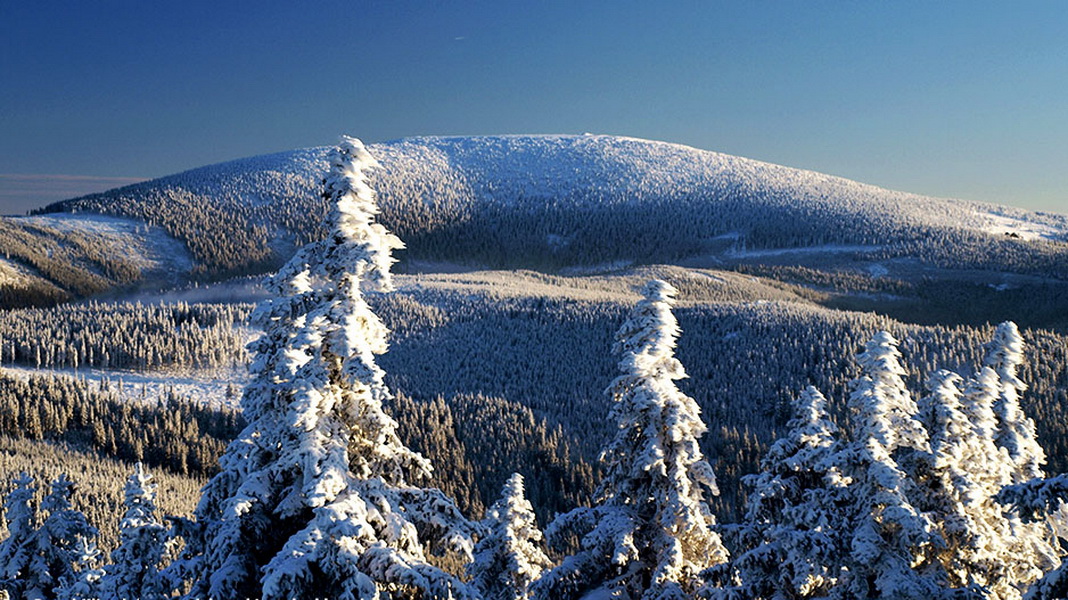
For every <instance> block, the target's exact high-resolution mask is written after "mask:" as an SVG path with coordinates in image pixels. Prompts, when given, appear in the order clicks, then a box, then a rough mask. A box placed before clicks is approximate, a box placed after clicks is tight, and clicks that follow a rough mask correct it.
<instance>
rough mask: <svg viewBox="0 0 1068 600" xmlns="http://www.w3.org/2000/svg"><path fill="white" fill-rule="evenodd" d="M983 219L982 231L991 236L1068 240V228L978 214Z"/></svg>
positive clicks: (987, 213) (1026, 239)
mask: <svg viewBox="0 0 1068 600" xmlns="http://www.w3.org/2000/svg"><path fill="white" fill-rule="evenodd" d="M976 215H978V216H979V218H980V219H982V222H983V227H982V231H984V232H986V233H989V234H991V235H1008V236H1016V237H1019V238H1020V239H1022V240H1025V241H1035V240H1045V241H1064V240H1068V226H1066V227H1057V226H1054V225H1049V224H1046V223H1038V222H1035V221H1028V220H1024V219H1021V218H1018V217H1012V216H1008V215H1004V214H999V213H996V212H978V211H977V212H976Z"/></svg>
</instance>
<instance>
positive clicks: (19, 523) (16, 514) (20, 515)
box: [0, 473, 38, 598]
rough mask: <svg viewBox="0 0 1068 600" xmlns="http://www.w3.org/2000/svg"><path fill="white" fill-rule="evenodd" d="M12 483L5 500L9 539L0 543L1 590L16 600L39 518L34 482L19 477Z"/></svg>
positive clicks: (22, 581) (35, 535) (30, 555)
mask: <svg viewBox="0 0 1068 600" xmlns="http://www.w3.org/2000/svg"><path fill="white" fill-rule="evenodd" d="M14 483H15V488H14V489H12V490H11V491H10V492H8V494H7V497H5V498H4V519H5V520H6V521H7V532H8V536H7V539H5V540H4V541H3V542H2V543H0V588H3V589H4V590H7V592H8V594H9V595H10V596H11V597H12V598H18V597H20V594H21V591H22V589H23V584H24V583H25V578H26V577H27V576H28V575H29V569H30V563H31V561H32V560H33V557H34V555H35V554H36V548H35V547H34V546H35V544H36V539H37V520H38V516H37V510H36V508H35V507H34V505H33V497H34V494H36V493H37V488H36V486H34V485H33V478H32V477H30V476H29V475H27V474H26V473H20V474H19V476H18V477H17V478H16V479H15V480H14Z"/></svg>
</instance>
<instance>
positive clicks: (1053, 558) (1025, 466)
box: [984, 321, 1063, 586]
mask: <svg viewBox="0 0 1068 600" xmlns="http://www.w3.org/2000/svg"><path fill="white" fill-rule="evenodd" d="M1023 351H1024V342H1023V337H1022V336H1021V335H1020V330H1019V329H1018V328H1017V327H1016V324H1015V323H1013V322H1012V321H1006V322H1004V323H1001V324H1000V325H998V326H997V328H996V329H995V331H994V338H993V339H992V340H991V341H990V343H988V344H987V355H986V357H985V359H984V364H985V366H986V367H987V368H989V369H991V370H993V371H994V372H995V373H997V397H996V398H995V399H994V402H993V408H994V413H995V415H996V416H997V437H996V439H995V442H996V444H997V445H998V446H999V447H1000V448H1001V449H1002V451H1003V452H1004V453H1007V454H1008V457H1009V461H1008V465H1007V466H1005V467H1003V468H1002V469H999V470H998V473H999V475H1001V474H1002V473H1003V472H1004V471H1007V472H1008V476H1007V478H1004V479H1002V480H1001V481H1000V482H999V483H1000V485H1001V486H1004V485H1008V484H1020V483H1025V482H1027V481H1032V480H1035V479H1041V478H1043V477H1045V473H1044V472H1043V469H1042V467H1043V465H1044V464H1045V462H1046V453H1045V451H1044V450H1043V449H1042V446H1041V445H1039V443H1038V440H1037V436H1036V434H1035V422H1034V421H1033V420H1032V419H1031V418H1030V417H1028V416H1027V415H1026V414H1025V413H1024V412H1023V410H1022V409H1021V407H1020V395H1021V394H1022V393H1023V392H1024V391H1025V390H1026V389H1027V385H1026V384H1025V383H1024V382H1023V381H1021V380H1020V378H1019V377H1018V375H1017V370H1018V369H1019V367H1020V365H1021V364H1023ZM1003 477H1004V476H1003ZM999 487H1000V486H999ZM997 491H999V490H995V493H996V492H997ZM1008 519H1009V520H1010V524H1009V529H1010V530H1011V532H1012V535H1011V536H1010V537H1009V540H1010V545H1011V550H1010V552H1011V554H1012V555H1013V556H1014V557H1015V559H1014V561H1013V563H1011V564H1013V565H1015V568H1016V571H1017V573H1016V575H1017V576H1016V577H1015V578H1014V581H1015V582H1016V583H1017V585H1020V586H1023V585H1027V584H1028V583H1030V582H1031V581H1034V580H1035V578H1036V577H1037V576H1038V574H1039V573H1044V572H1047V571H1050V570H1052V569H1054V568H1056V566H1057V565H1058V564H1060V557H1061V556H1062V554H1063V553H1062V552H1061V550H1060V542H1059V541H1058V539H1057V535H1056V533H1055V530H1054V527H1053V526H1052V524H1051V523H1050V522H1048V521H1047V520H1036V521H1033V522H1025V523H1019V521H1018V517H1017V516H1015V515H1010V516H1009V517H1008Z"/></svg>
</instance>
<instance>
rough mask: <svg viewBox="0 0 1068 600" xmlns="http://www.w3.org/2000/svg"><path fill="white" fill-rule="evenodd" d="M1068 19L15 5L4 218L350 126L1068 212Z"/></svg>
mask: <svg viewBox="0 0 1068 600" xmlns="http://www.w3.org/2000/svg"><path fill="white" fill-rule="evenodd" d="M1066 27H1068V2H1053V1H1050V2H1031V1H1026V0H1025V1H1021V2H997V3H994V2H984V1H981V0H968V1H959V2H958V1H941V0H940V1H938V2H930V1H923V2H910V1H896V2H863V1H854V2H845V1H843V2H821V1H816V0H804V1H802V0H796V1H795V0H776V1H763V0H751V1H750V0H746V1H738V2H712V1H708V2H696V1H689V2H682V1H679V2H671V1H662V2H648V1H646V2H629V1H626V0H616V1H605V2H581V1H578V0H571V1H569V2H552V1H534V0H523V1H509V0H495V1H486V2H478V1H472V0H454V1H425V2H406V1H403V0H387V1H374V2H370V1H353V0H350V1H347V2H307V3H297V2H291V1H290V2H273V1H269V0H264V1H260V2H237V1H235V2H210V3H209V2H198V1H183V2H167V3H164V2H152V1H145V0H142V1H127V2H113V1H109V0H94V1H93V2H81V1H56V2H29V1H23V0H0V212H3V213H11V212H20V211H22V210H24V207H23V206H22V204H25V203H26V202H29V203H31V204H40V203H42V202H43V201H44V200H42V198H44V197H45V196H42V195H40V194H41V193H45V195H47V192H48V189H47V188H48V186H49V183H50V182H52V181H56V182H57V183H58V184H62V185H59V186H58V187H57V191H56V192H55V195H58V196H59V197H65V196H66V195H70V193H71V187H72V181H74V180H75V179H77V178H78V177H80V178H82V179H83V180H84V181H85V182H86V185H87V186H90V187H92V186H94V185H95V186H96V187H99V186H100V185H104V183H103V182H104V181H105V179H103V178H148V177H157V176H161V175H166V174H170V173H174V172H177V171H181V170H184V169H187V168H192V167H197V166H201V165H205V164H210V163H214V162H219V161H223V160H228V159H232V158H239V157H242V156H249V155H254V154H262V153H266V152H273V151H278V150H286V149H290V148H296V147H303V146H313V145H322V144H329V143H332V142H333V141H334V140H335V139H336V138H337V135H338V134H339V133H343V132H344V133H350V134H353V135H357V136H359V137H362V138H363V139H364V140H365V141H377V140H386V139H393V138H398V137H403V136H409V135H465V134H492V133H583V132H595V133H610V134H621V135H631V136H636V137H643V138H649V139H657V140H666V141H672V142H679V143H683V144H689V145H692V146H696V147H699V148H704V149H708V150H716V151H721V152H726V153H730V154H736V155H740V156H746V157H749V158H756V159H760V160H766V161H770V162H775V163H779V164H784V165H789V166H794V167H802V168H808V169H813V170H816V171H821V172H826V173H832V174H835V175H841V176H844V177H849V178H851V179H857V180H860V181H864V182H867V183H874V184H877V185H882V186H885V187H890V188H894V189H900V190H906V191H911V192H918V193H925V194H931V195H937V196H950V197H961V198H969V199H975V200H986V201H994V202H1000V203H1005V204H1013V205H1018V206H1024V207H1028V208H1036V209H1044V210H1055V211H1058V212H1068V35H1066V34H1065V30H1066ZM14 175H18V176H19V177H13V176H14ZM31 175H32V176H36V177H37V183H35V184H34V185H36V186H37V187H35V188H34V189H36V190H37V193H38V195H37V196H34V199H33V200H32V201H27V200H26V195H25V193H24V192H17V191H16V192H12V190H11V186H10V185H9V182H10V181H13V180H14V181H18V182H20V185H22V186H23V188H25V187H26V181H27V176H31ZM54 175H64V176H66V177H65V178H60V179H53V178H52V176H54ZM122 181H126V179H122ZM5 182H8V183H5ZM85 189H86V191H93V190H90V189H89V187H86V188H85ZM42 190H44V192H42ZM21 201H25V202H21ZM20 202H21V204H20Z"/></svg>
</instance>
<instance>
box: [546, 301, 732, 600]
mask: <svg viewBox="0 0 1068 600" xmlns="http://www.w3.org/2000/svg"><path fill="white" fill-rule="evenodd" d="M642 293H643V296H644V298H643V299H642V300H641V301H640V302H638V304H637V306H635V308H634V310H633V311H632V312H631V314H630V317H629V318H628V319H627V321H626V322H625V323H624V324H623V326H622V327H621V328H620V330H619V332H618V333H617V334H616V346H615V350H616V352H617V353H619V354H620V355H621V357H622V358H621V360H620V362H619V368H620V370H621V371H622V372H623V374H622V375H621V376H619V377H618V378H617V379H616V380H615V381H614V382H613V383H612V386H611V387H610V388H609V389H608V393H609V394H610V395H611V396H612V399H613V406H612V410H611V415H610V416H611V418H612V419H613V420H614V421H615V422H616V423H617V427H616V433H615V435H614V437H613V438H612V440H611V441H610V442H609V443H608V446H607V447H606V448H605V450H604V452H603V453H602V461H603V463H604V466H605V476H604V480H603V481H602V482H601V484H600V486H599V487H598V490H597V492H596V494H595V503H594V505H593V506H592V507H589V508H586V507H583V508H578V509H575V510H573V511H571V512H569V513H567V514H565V515H561V516H560V517H558V518H557V519H556V520H555V521H554V522H553V523H552V525H550V527H549V529H548V531H547V534H548V537H549V538H550V540H553V539H556V540H560V539H563V538H564V536H566V535H568V534H569V533H570V534H577V535H578V536H579V537H580V538H581V541H580V546H581V547H580V549H579V550H578V552H577V553H575V554H573V555H571V556H568V557H567V558H565V559H564V561H563V562H562V564H560V565H559V566H557V567H556V568H554V569H552V570H551V571H549V572H548V573H546V574H545V575H544V576H542V578H541V579H539V580H538V581H536V582H535V583H534V585H533V586H531V595H532V597H535V598H539V599H542V600H568V599H573V598H580V597H582V596H583V595H584V594H586V593H587V592H589V591H591V590H602V591H603V592H604V593H607V594H609V595H610V596H611V597H613V598H615V597H618V598H630V599H635V600H636V599H638V598H641V599H643V600H669V599H670V600H676V599H678V600H681V599H684V598H693V597H694V594H695V593H696V592H697V590H698V587H699V585H700V583H701V581H700V577H699V574H700V573H701V572H702V571H703V570H705V569H707V568H708V567H710V566H712V565H715V564H718V563H722V562H724V561H725V560H726V559H727V550H726V549H725V548H724V547H723V544H722V542H721V540H720V538H719V535H718V534H717V533H716V532H715V531H713V529H712V526H713V525H714V524H715V518H714V516H713V515H712V512H711V510H710V509H709V507H708V504H707V502H706V501H705V492H706V491H708V492H711V493H713V494H714V493H717V490H716V487H715V475H714V474H713V472H712V468H711V467H710V466H709V464H708V463H707V462H706V461H705V460H704V458H703V457H702V455H701V451H700V448H699V447H698V445H697V438H698V437H699V436H701V435H702V434H703V433H704V432H705V429H706V428H705V424H704V423H703V422H702V421H701V416H700V410H699V408H698V407H697V403H696V402H694V400H693V399H692V398H690V397H689V396H686V395H685V394H683V393H682V392H680V391H679V390H678V388H676V387H675V380H676V379H681V378H683V377H685V376H686V373H685V371H684V370H683V368H682V365H681V364H680V363H679V361H678V360H677V359H675V357H674V348H675V340H676V339H677V337H678V335H679V327H678V323H677V321H676V320H675V316H674V315H673V314H672V313H671V307H672V305H673V304H674V302H675V294H676V290H675V288H673V287H672V286H671V285H669V284H668V283H665V282H663V281H658V280H654V281H651V282H649V283H648V284H647V285H646V286H645V288H644V290H643V292H642Z"/></svg>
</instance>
